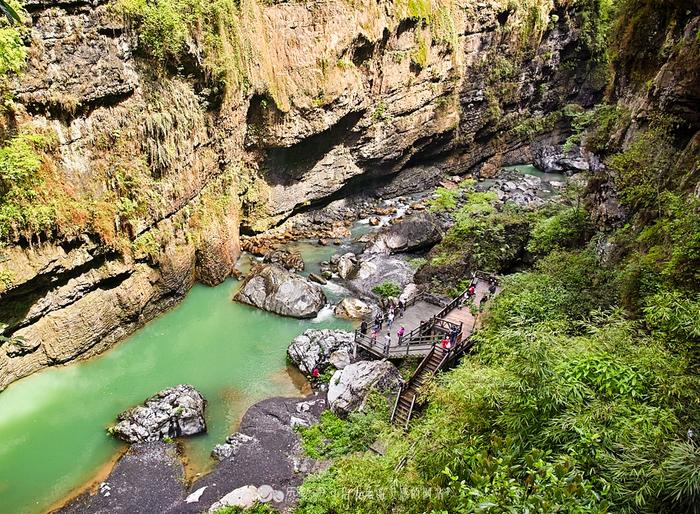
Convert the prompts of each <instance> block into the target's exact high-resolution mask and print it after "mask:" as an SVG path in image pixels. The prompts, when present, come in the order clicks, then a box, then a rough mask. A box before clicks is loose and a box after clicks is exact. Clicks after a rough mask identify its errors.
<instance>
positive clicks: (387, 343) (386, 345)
mask: <svg viewBox="0 0 700 514" xmlns="http://www.w3.org/2000/svg"><path fill="white" fill-rule="evenodd" d="M390 346H391V332H389V331H388V330H387V333H386V335H385V336H384V355H389V347H390Z"/></svg>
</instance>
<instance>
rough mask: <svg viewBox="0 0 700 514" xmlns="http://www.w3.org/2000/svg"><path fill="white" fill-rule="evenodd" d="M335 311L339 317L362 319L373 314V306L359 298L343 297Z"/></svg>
mask: <svg viewBox="0 0 700 514" xmlns="http://www.w3.org/2000/svg"><path fill="white" fill-rule="evenodd" d="M333 312H334V313H335V315H336V317H338V318H345V319H362V318H364V317H366V316H369V315H370V314H372V308H371V307H370V306H369V305H367V304H366V303H365V302H363V301H362V300H358V299H357V298H343V299H342V300H341V301H340V302H339V303H338V304H337V305H336V306H335V309H334V310H333Z"/></svg>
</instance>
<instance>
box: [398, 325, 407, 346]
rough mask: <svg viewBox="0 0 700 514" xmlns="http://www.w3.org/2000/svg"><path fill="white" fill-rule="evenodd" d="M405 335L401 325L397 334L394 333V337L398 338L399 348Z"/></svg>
mask: <svg viewBox="0 0 700 514" xmlns="http://www.w3.org/2000/svg"><path fill="white" fill-rule="evenodd" d="M405 333H406V329H405V328H404V326H403V325H401V327H400V328H399V330H398V332H396V336H397V337H398V338H399V346H401V343H402V342H403V335H404V334H405Z"/></svg>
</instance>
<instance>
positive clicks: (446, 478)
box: [299, 250, 700, 513]
mask: <svg viewBox="0 0 700 514" xmlns="http://www.w3.org/2000/svg"><path fill="white" fill-rule="evenodd" d="M617 279H618V276H617V274H616V273H615V272H614V270H609V269H603V268H600V267H597V266H596V258H595V256H594V255H593V254H591V253H590V252H589V251H588V250H580V251H573V252H562V251H555V252H554V253H552V254H550V255H549V256H547V257H545V258H544V259H543V260H542V261H541V262H540V263H539V265H538V266H537V269H536V270H533V271H532V272H528V273H520V274H516V275H514V276H511V277H509V278H508V280H507V281H506V282H505V284H504V290H503V293H502V294H501V295H500V296H499V297H498V298H497V299H496V300H495V302H494V305H493V306H492V307H491V310H490V314H489V316H488V318H487V321H486V324H485V326H484V329H483V330H482V331H481V332H480V333H479V335H478V342H477V352H476V354H475V355H474V356H472V357H470V358H468V359H466V360H465V362H463V363H462V365H461V366H460V367H459V368H458V369H456V370H454V371H452V372H451V373H448V374H445V375H444V376H442V377H441V378H440V380H438V382H437V383H436V384H435V385H434V386H433V387H432V389H431V397H432V400H431V402H430V403H429V405H428V409H427V411H426V413H425V414H424V416H423V417H422V418H419V419H418V420H416V421H415V422H414V424H413V426H412V429H411V431H410V432H409V433H408V434H407V435H406V436H404V435H403V434H400V433H398V432H395V431H393V432H392V431H391V430H388V429H387V430H385V431H384V432H383V433H382V435H381V436H380V437H382V438H383V439H385V440H387V441H388V442H389V443H390V444H389V451H388V453H387V454H386V455H385V456H377V455H367V454H364V455H361V454H354V455H350V456H347V457H344V458H341V459H339V460H337V461H336V462H335V464H334V466H333V467H332V468H331V469H330V470H329V471H327V472H324V473H322V474H320V475H318V476H315V477H313V478H311V479H309V480H307V482H306V484H305V485H304V487H303V488H302V502H301V507H300V509H299V510H300V512H305V513H322V512H368V513H369V512H401V513H410V512H416V513H418V512H465V513H467V512H479V511H484V512H525V511H527V510H529V511H530V512H690V511H692V506H694V505H697V501H698V500H699V499H700V478H698V476H697V472H696V470H697V467H696V466H697V463H698V459H700V449H699V448H698V445H697V441H696V440H695V439H688V435H687V431H688V429H689V428H693V427H697V426H698V424H699V423H700V408H699V405H698V398H700V378H699V377H698V376H697V375H696V374H694V373H693V372H692V367H693V365H694V361H693V359H694V357H693V355H692V354H689V353H687V352H685V351H679V346H678V344H679V343H677V342H676V343H674V341H684V342H685V345H687V344H688V341H690V340H693V339H694V340H695V341H697V335H698V332H699V331H700V309H698V306H699V305H700V304H699V303H698V302H699V301H700V298H695V300H693V301H692V303H687V301H686V300H684V299H682V298H681V297H680V296H678V295H674V296H672V297H671V298H667V299H666V300H664V301H663V303H662V304H659V303H656V302H658V301H659V299H658V298H655V299H653V302H654V303H653V305H654V306H655V308H649V309H648V311H645V312H646V314H645V317H644V319H643V320H637V321H635V320H630V319H627V318H626V317H625V316H624V314H623V312H622V311H620V310H619V309H618V308H616V307H615V305H613V304H611V300H610V299H611V298H615V296H616V295H615V287H616V286H615V284H616V281H617ZM651 301H652V299H650V302H651ZM650 305H652V303H650ZM657 305H660V306H659V308H658V309H657V308H656V306H657ZM647 326H653V327H655V328H654V329H653V330H647V329H646V328H645V327H647ZM668 334H674V336H673V337H669V336H668ZM684 348H687V346H684ZM334 430H335V431H338V432H343V430H342V429H340V428H337V427H336V428H334ZM328 444H329V445H330V446H331V447H332V444H331V443H328Z"/></svg>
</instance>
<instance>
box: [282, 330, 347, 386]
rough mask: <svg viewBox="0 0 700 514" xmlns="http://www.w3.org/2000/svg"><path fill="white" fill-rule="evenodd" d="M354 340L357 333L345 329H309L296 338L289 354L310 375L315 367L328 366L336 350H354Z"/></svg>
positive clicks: (297, 365)
mask: <svg viewBox="0 0 700 514" xmlns="http://www.w3.org/2000/svg"><path fill="white" fill-rule="evenodd" d="M354 340H355V335H354V334H353V333H352V332H347V331H345V330H315V329H309V330H307V331H305V332H304V333H303V334H301V335H300V336H297V337H295V338H294V340H293V341H292V343H291V344H290V345H289V347H288V348H287V355H288V356H289V359H290V360H291V361H292V363H293V364H294V365H295V366H296V367H297V368H299V369H300V370H301V372H302V373H304V374H305V375H307V376H310V375H311V372H312V371H313V370H314V368H318V369H320V370H323V369H325V368H327V367H328V365H329V363H330V358H331V355H332V354H333V353H334V352H337V351H340V350H345V351H348V352H350V351H352V345H353V342H354Z"/></svg>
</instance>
